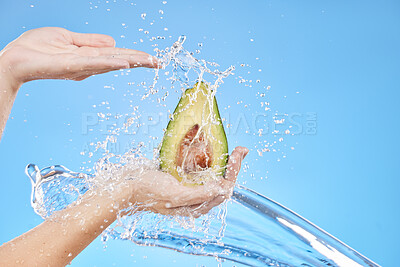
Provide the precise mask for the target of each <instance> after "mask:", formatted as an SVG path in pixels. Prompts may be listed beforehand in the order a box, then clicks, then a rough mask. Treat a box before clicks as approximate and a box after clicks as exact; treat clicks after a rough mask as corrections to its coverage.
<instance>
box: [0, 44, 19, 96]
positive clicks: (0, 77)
mask: <svg viewBox="0 0 400 267" xmlns="http://www.w3.org/2000/svg"><path fill="white" fill-rule="evenodd" d="M11 66H12V64H11V62H9V60H8V59H7V54H6V52H5V51H4V50H3V51H0V86H1V89H3V92H4V91H5V90H8V91H10V92H12V93H17V92H18V90H19V88H20V87H21V85H22V82H20V81H18V80H17V79H15V77H14V75H13V73H12V67H11Z"/></svg>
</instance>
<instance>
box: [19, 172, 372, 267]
mask: <svg viewBox="0 0 400 267" xmlns="http://www.w3.org/2000/svg"><path fill="white" fill-rule="evenodd" d="M26 174H27V175H28V176H29V177H30V179H31V182H32V207H33V208H34V210H35V212H36V213H37V214H39V215H40V216H41V217H43V218H48V217H49V216H51V215H52V214H53V213H54V212H55V211H58V210H62V209H65V208H66V207H67V206H68V205H70V204H72V203H74V202H75V201H77V200H79V198H80V196H81V195H83V194H84V193H85V192H86V191H87V190H88V189H89V188H90V186H91V182H92V181H93V178H94V177H93V176H91V175H87V174H83V173H76V172H72V171H70V170H68V169H67V168H65V167H63V166H61V165H56V166H51V167H47V168H44V169H42V170H40V169H39V168H38V167H37V166H36V165H33V164H30V165H28V166H27V168H26ZM109 238H112V239H121V240H130V241H132V242H134V243H136V244H138V245H144V246H158V247H164V248H169V249H172V250H175V251H179V252H183V253H187V254H193V255H203V256H213V257H216V258H220V259H227V260H231V261H234V262H238V263H241V264H245V265H249V266H265V265H268V266H346V267H347V266H379V265H377V264H376V263H374V262H372V261H370V260H369V259H367V258H366V257H364V256H363V255H361V254H360V253H358V252H357V251H355V250H353V249H352V248H350V247H349V246H347V245H345V244H344V243H342V242H341V241H339V240H338V239H336V238H334V237H333V236H331V235H329V234H328V233H326V232H325V231H323V230H321V229H320V228H318V227H317V226H315V225H313V224H312V223H310V222H309V221H307V220H306V219H304V218H302V217H301V216H299V215H297V214H295V213H294V212H292V211H290V210H289V209H287V208H285V207H284V206H282V205H280V204H279V203H277V202H275V201H273V200H271V199H269V198H267V197H264V196H262V195H260V194H258V193H256V192H255V191H253V190H251V189H248V188H245V187H243V186H237V187H236V188H235V190H234V193H233V196H232V200H230V201H228V202H226V203H224V204H222V205H221V206H220V207H216V208H214V209H213V210H212V211H211V212H210V214H208V215H205V216H202V217H200V218H198V219H194V218H184V217H172V216H164V215H160V214H155V213H152V212H138V213H134V214H131V215H129V216H126V215H125V216H119V217H118V220H117V222H116V223H115V224H113V225H111V226H110V227H109V228H108V229H106V231H105V232H104V234H103V240H105V241H106V240H107V239H109Z"/></svg>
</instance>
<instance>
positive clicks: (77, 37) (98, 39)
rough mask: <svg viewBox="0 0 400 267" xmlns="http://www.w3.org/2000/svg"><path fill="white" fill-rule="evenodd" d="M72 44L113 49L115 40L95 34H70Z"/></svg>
mask: <svg viewBox="0 0 400 267" xmlns="http://www.w3.org/2000/svg"><path fill="white" fill-rule="evenodd" d="M71 37H72V42H73V44H74V45H76V46H91V47H114V46H115V40H114V38H112V37H111V36H108V35H104V34H96V33H76V32H71Z"/></svg>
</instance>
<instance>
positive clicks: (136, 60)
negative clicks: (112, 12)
mask: <svg viewBox="0 0 400 267" xmlns="http://www.w3.org/2000/svg"><path fill="white" fill-rule="evenodd" d="M74 53H75V54H78V55H81V56H91V57H97V56H106V57H110V58H119V59H125V60H127V61H128V62H129V66H130V68H137V67H146V68H157V67H159V64H158V60H157V58H155V57H153V56H151V55H149V54H147V53H146V52H142V51H138V50H132V49H125V48H114V47H106V48H95V47H87V46H84V47H79V48H77V49H76V50H74Z"/></svg>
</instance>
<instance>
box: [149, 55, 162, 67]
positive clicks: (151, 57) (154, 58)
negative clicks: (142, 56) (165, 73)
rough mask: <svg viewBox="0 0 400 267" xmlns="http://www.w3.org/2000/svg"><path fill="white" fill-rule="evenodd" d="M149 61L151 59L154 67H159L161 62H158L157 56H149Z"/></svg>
mask: <svg viewBox="0 0 400 267" xmlns="http://www.w3.org/2000/svg"><path fill="white" fill-rule="evenodd" d="M149 61H150V63H151V66H152V67H153V68H159V67H160V64H159V62H158V59H157V58H156V57H153V56H149Z"/></svg>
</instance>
